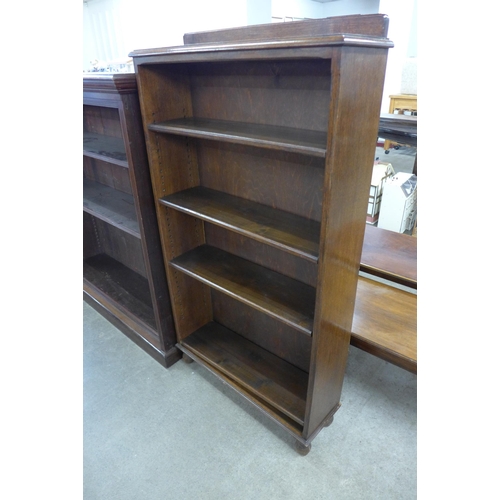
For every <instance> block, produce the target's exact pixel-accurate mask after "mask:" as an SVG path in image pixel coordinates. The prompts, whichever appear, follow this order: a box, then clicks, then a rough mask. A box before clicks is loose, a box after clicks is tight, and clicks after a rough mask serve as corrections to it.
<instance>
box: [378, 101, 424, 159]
mask: <svg viewBox="0 0 500 500" xmlns="http://www.w3.org/2000/svg"><path fill="white" fill-rule="evenodd" d="M389 99H390V102H389V114H391V115H393V114H394V110H396V109H400V110H404V109H407V110H410V111H417V96H416V95H415V94H393V95H390V96H389ZM396 116H398V115H396ZM403 116H406V115H403ZM381 137H385V136H381ZM385 139H386V140H385V142H384V149H385V150H387V149H389V148H390V146H391V143H392V142H393V141H391V140H389V138H385ZM405 144H406V143H405Z"/></svg>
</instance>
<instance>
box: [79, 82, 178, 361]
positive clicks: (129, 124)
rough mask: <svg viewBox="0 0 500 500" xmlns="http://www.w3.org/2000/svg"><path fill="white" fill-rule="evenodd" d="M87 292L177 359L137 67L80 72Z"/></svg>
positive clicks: (114, 318)
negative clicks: (113, 71) (133, 70)
mask: <svg viewBox="0 0 500 500" xmlns="http://www.w3.org/2000/svg"><path fill="white" fill-rule="evenodd" d="M83 230H84V235H83V241H84V249H83V257H84V259H83V290H84V299H85V300H86V302H88V303H89V304H90V305H92V306H93V307H94V308H95V309H97V310H98V311H99V312H101V313H102V314H103V315H104V316H105V317H106V318H107V319H108V320H110V321H111V322H112V323H113V324H114V325H115V326H117V327H118V328H119V329H120V330H122V331H123V332H124V333H126V334H127V335H128V336H129V337H130V338H131V339H132V340H134V341H135V342H136V343H137V344H138V345H140V346H141V347H142V348H143V349H144V350H146V351H147V352H148V353H149V354H151V355H152V356H153V357H154V358H155V359H157V360H158V361H159V362H161V363H162V364H163V365H164V366H167V367H168V366H170V365H172V364H173V363H174V362H175V361H177V360H178V359H179V358H180V355H179V352H178V350H177V349H176V347H175V332H174V324H173V319H172V312H171V307H170V298H169V293H168V286H167V281H166V277H165V267H164V262H163V256H162V252H161V244H160V236H159V232H158V224H157V220H156V210H155V205H154V200H153V192H152V188H151V180H150V176H149V166H148V161H147V153H146V146H145V143H144V134H143V133H142V121H141V115H140V107H139V99H138V95H137V82H136V77H135V74H100V73H96V74H87V75H85V76H84V78H83Z"/></svg>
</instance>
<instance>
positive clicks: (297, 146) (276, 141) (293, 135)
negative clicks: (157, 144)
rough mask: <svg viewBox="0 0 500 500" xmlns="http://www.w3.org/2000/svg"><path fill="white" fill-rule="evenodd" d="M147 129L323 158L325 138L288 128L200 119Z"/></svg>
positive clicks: (155, 125) (162, 123) (169, 122)
mask: <svg viewBox="0 0 500 500" xmlns="http://www.w3.org/2000/svg"><path fill="white" fill-rule="evenodd" d="M149 129H150V130H153V131H155V132H163V133H170V134H177V135H183V136H190V137H199V138H203V139H210V140H223V141H226V142H234V143H236V144H246V145H251V146H258V147H262V148H269V149H278V150H283V151H290V152H295V153H306V154H311V155H314V156H319V157H324V156H325V153H326V148H325V146H326V134H325V133H324V132H315V131H310V130H301V129H295V128H291V127H276V126H270V125H259V124H250V125H249V124H247V123H241V122H228V121H222V120H208V119H203V118H179V119H177V120H172V121H168V122H160V123H153V124H150V125H149Z"/></svg>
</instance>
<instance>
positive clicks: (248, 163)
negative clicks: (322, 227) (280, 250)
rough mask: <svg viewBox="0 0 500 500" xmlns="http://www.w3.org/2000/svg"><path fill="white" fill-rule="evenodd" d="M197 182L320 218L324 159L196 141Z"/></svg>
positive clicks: (222, 143)
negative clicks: (198, 172)
mask: <svg viewBox="0 0 500 500" xmlns="http://www.w3.org/2000/svg"><path fill="white" fill-rule="evenodd" d="M197 156H198V161H199V170H200V184H201V185H202V186H204V187H207V188H210V189H216V190H218V191H224V192H226V193H228V194H231V195H234V196H239V197H241V198H245V199H248V200H251V201H256V202H258V203H263V204H265V205H268V206H272V207H273V208H278V209H280V210H284V211H286V212H291V213H294V214H296V215H300V216H302V217H306V218H308V219H313V220H315V221H320V220H321V203H322V191H323V179H324V160H323V159H322V158H317V157H314V156H308V155H303V154H300V153H289V152H284V151H274V150H270V149H264V148H259V147H253V146H244V145H238V144H229V143H224V142H218V141H205V140H199V141H198V155H197Z"/></svg>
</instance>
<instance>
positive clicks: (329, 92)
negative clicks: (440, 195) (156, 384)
mask: <svg viewBox="0 0 500 500" xmlns="http://www.w3.org/2000/svg"><path fill="white" fill-rule="evenodd" d="M387 24H388V20H387V17H386V16H382V15H374V16H347V17H341V18H327V19H323V20H319V21H304V22H296V23H289V24H288V25H286V24H285V23H284V24H282V25H274V24H273V25H260V26H251V27H245V28H240V29H229V30H220V31H214V32H204V33H197V34H196V33H195V34H187V35H185V37H184V45H183V46H179V47H169V48H160V49H147V50H138V51H134V52H132V54H131V56H132V57H133V59H134V64H135V70H136V73H137V79H138V86H139V97H140V102H141V110H142V116H143V124H144V131H145V136H146V144H147V149H148V155H149V163H150V169H151V175H152V182H153V190H154V196H155V201H156V208H157V213H158V220H159V225H160V234H161V240H162V247H163V252H164V260H165V263H166V267H167V276H168V283H169V288H170V293H171V300H172V308H173V315H174V320H175V325H176V333H177V342H178V344H177V345H178V347H179V349H180V350H182V351H183V352H184V356H185V358H186V359H187V360H189V361H191V360H194V361H196V362H198V363H200V364H201V365H203V366H204V367H206V368H207V369H208V370H210V371H211V372H212V373H213V374H215V375H216V376H217V377H219V378H220V379H221V380H223V381H224V382H225V383H227V384H229V385H230V386H231V387H233V388H234V389H235V390H236V391H237V392H238V393H240V394H241V395H242V396H243V397H244V398H246V399H247V400H248V401H250V402H252V403H253V404H254V405H256V406H257V407H258V408H259V409H260V410H262V411H263V412H264V413H265V414H267V415H268V416H269V417H270V418H271V419H273V420H274V421H275V422H276V423H277V424H279V425H281V426H282V427H283V428H284V429H286V430H287V431H289V432H290V433H291V435H292V436H293V437H294V438H295V441H294V442H295V443H296V448H297V450H298V451H299V452H300V453H302V454H306V453H308V451H309V449H310V443H311V441H312V439H313V438H314V437H315V436H316V435H317V433H318V432H319V431H320V430H321V429H322V428H323V427H325V426H327V425H329V424H330V423H331V422H332V420H333V415H334V413H335V412H336V411H337V409H338V408H339V405H340V395H341V389H342V383H343V377H344V371H345V365H346V359H347V354H348V347H349V340H350V332H351V325H352V319H353V310H354V302H355V295H356V286H357V279H358V271H359V265H360V256H361V249H362V245H363V235H364V229H365V219H366V204H367V199H368V193H369V187H370V180H371V171H372V166H373V155H374V149H375V144H376V140H377V131H378V122H379V114H380V104H381V97H382V86H383V81H384V75H385V66H386V58H387V52H388V49H389V48H390V47H391V46H392V44H391V42H390V41H389V40H388V39H387V38H386V35H387ZM221 418H222V416H221Z"/></svg>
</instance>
